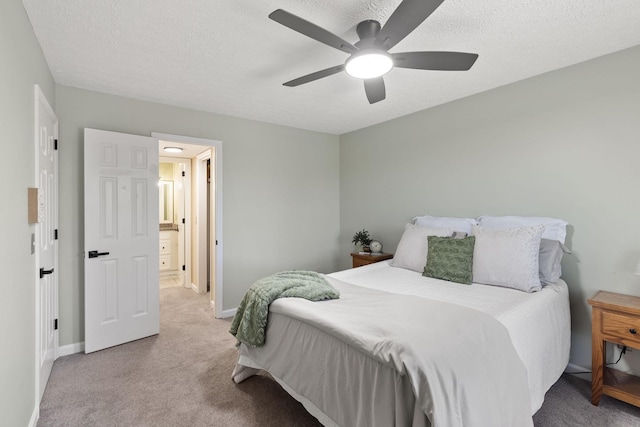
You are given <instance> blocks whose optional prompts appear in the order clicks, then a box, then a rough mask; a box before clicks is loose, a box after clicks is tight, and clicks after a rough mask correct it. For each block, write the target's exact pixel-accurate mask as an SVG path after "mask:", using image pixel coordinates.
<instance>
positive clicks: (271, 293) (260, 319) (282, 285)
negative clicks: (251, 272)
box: [229, 271, 340, 347]
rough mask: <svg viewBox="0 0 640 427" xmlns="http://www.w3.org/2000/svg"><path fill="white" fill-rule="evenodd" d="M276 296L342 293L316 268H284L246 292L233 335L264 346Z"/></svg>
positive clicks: (312, 297) (321, 296)
mask: <svg viewBox="0 0 640 427" xmlns="http://www.w3.org/2000/svg"><path fill="white" fill-rule="evenodd" d="M276 298H304V299H308V300H310V301H321V300H327V299H336V298H340V292H338V291H337V290H336V289H335V288H334V287H333V286H331V285H330V284H329V283H328V282H327V280H326V279H325V278H324V277H322V276H321V275H320V274H318V273H316V272H314V271H283V272H281V273H276V274H274V275H273V276H269V277H265V278H263V279H260V280H258V281H257V282H255V283H254V284H253V285H251V287H250V288H249V290H248V291H247V293H246V294H245V295H244V298H243V299H242V302H241V303H240V306H239V307H238V311H237V312H236V315H235V316H234V318H233V322H231V329H230V330H229V332H230V333H231V335H233V336H235V337H236V338H237V339H238V341H240V342H242V343H244V344H246V345H248V346H251V347H262V346H263V345H264V342H265V330H266V327H267V317H268V314H269V305H270V304H271V303H272V302H273V301H274V300H275V299H276Z"/></svg>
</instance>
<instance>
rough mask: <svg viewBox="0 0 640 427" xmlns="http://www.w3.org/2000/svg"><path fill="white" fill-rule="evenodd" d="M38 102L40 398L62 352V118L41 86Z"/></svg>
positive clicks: (37, 235) (36, 96)
mask: <svg viewBox="0 0 640 427" xmlns="http://www.w3.org/2000/svg"><path fill="white" fill-rule="evenodd" d="M35 103H36V156H37V157H36V165H37V166H36V173H37V182H38V225H37V226H36V260H37V268H38V272H37V281H38V284H37V287H36V289H37V291H36V307H37V308H36V313H37V314H36V317H37V320H36V324H37V325H38V326H37V328H36V330H37V333H36V340H37V343H36V352H37V359H36V360H37V363H38V373H37V375H38V382H39V385H38V387H37V391H38V393H39V399H38V402H39V401H40V399H42V394H43V393H44V390H45V388H46V387H47V381H48V380H49V375H50V374H51V368H52V367H53V361H54V360H55V359H56V358H57V356H58V331H57V329H58V327H57V317H58V271H57V270H58V265H57V262H58V253H57V251H58V241H57V239H56V229H57V227H58V177H57V165H58V156H57V151H56V149H55V144H56V139H57V138H58V135H57V131H58V119H57V118H56V115H55V113H54V112H53V109H52V108H51V106H50V105H49V103H48V102H47V99H46V98H45V97H44V94H43V93H42V91H41V90H40V88H39V87H38V86H36V89H35Z"/></svg>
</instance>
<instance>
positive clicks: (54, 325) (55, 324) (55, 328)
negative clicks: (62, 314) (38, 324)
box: [53, 319, 58, 331]
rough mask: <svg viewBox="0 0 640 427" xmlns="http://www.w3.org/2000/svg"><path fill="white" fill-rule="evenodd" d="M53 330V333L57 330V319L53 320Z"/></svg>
mask: <svg viewBox="0 0 640 427" xmlns="http://www.w3.org/2000/svg"><path fill="white" fill-rule="evenodd" d="M53 329H54V330H55V331H57V330H58V319H54V320H53Z"/></svg>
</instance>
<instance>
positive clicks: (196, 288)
mask: <svg viewBox="0 0 640 427" xmlns="http://www.w3.org/2000/svg"><path fill="white" fill-rule="evenodd" d="M191 290H192V291H194V292H195V293H199V292H200V289H198V285H196V284H195V283H192V284H191Z"/></svg>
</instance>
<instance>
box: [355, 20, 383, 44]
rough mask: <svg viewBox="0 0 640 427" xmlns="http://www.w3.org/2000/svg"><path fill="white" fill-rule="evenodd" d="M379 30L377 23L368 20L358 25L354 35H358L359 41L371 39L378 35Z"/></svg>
mask: <svg viewBox="0 0 640 427" xmlns="http://www.w3.org/2000/svg"><path fill="white" fill-rule="evenodd" d="M380 28H381V27H380V23H379V22H378V21H374V20H373V19H368V20H366V21H362V22H361V23H359V24H358V26H357V27H356V33H358V37H359V38H360V40H365V39H372V38H375V37H376V36H377V35H378V33H379V32H380Z"/></svg>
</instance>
